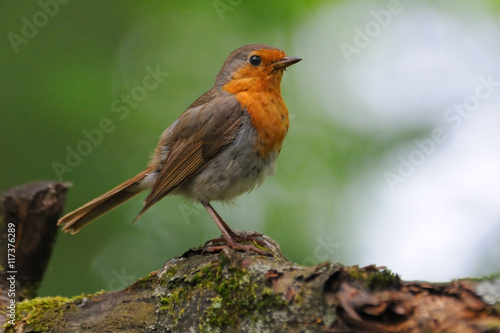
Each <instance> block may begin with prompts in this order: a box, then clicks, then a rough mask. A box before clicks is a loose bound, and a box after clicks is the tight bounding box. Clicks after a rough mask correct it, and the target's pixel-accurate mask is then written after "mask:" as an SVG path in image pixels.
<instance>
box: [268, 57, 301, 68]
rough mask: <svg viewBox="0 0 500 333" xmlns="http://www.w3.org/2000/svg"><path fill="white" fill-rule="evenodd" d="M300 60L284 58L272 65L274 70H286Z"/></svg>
mask: <svg viewBox="0 0 500 333" xmlns="http://www.w3.org/2000/svg"><path fill="white" fill-rule="evenodd" d="M301 60H302V58H295V57H284V58H283V59H281V60H280V61H278V62H275V63H274V69H279V68H287V67H288V66H291V65H293V64H296V63H298V62H299V61H301Z"/></svg>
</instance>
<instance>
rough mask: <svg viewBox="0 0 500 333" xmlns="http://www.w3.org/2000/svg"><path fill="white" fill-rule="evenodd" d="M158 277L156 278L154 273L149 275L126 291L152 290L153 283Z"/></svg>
mask: <svg viewBox="0 0 500 333" xmlns="http://www.w3.org/2000/svg"><path fill="white" fill-rule="evenodd" d="M157 279H158V277H157V276H156V271H154V272H151V273H149V274H148V275H147V276H145V277H143V278H140V279H138V280H137V281H135V282H134V284H132V285H131V286H129V287H128V288H127V289H151V290H154V288H155V282H156V281H157Z"/></svg>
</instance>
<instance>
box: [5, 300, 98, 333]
mask: <svg viewBox="0 0 500 333" xmlns="http://www.w3.org/2000/svg"><path fill="white" fill-rule="evenodd" d="M103 292H104V291H99V292H97V293H95V294H92V295H87V294H81V295H78V296H75V297H73V298H67V297H61V296H55V297H37V298H33V299H31V300H25V301H22V302H20V303H18V304H17V306H16V319H15V322H16V323H20V322H22V323H23V324H25V325H27V326H29V327H30V328H31V329H32V331H33V332H45V331H47V330H48V328H49V327H52V328H53V327H58V326H59V325H60V327H64V322H63V319H64V313H65V312H67V311H73V310H76V307H77V304H78V303H80V302H81V301H82V300H83V299H84V298H87V299H88V298H92V297H94V296H97V295H100V294H102V293H103ZM4 327H5V332H6V333H7V332H14V331H15V330H14V328H15V326H14V325H10V324H9V323H8V322H7V323H6V324H5V326H4Z"/></svg>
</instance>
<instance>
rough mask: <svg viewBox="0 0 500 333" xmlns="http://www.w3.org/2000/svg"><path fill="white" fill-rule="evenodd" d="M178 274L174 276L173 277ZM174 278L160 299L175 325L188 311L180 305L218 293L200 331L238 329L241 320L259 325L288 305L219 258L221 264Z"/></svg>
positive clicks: (169, 279) (207, 309)
mask: <svg viewBox="0 0 500 333" xmlns="http://www.w3.org/2000/svg"><path fill="white" fill-rule="evenodd" d="M174 274H175V273H174ZM174 274H172V275H171V276H169V277H168V279H166V276H167V274H166V275H164V276H163V277H162V280H163V281H162V283H165V279H166V280H167V281H168V282H166V285H165V286H166V287H167V289H168V290H169V291H168V293H167V294H166V295H165V296H163V297H162V298H161V303H162V307H161V308H160V309H161V311H164V312H165V313H166V314H167V315H168V316H169V317H171V318H172V321H173V323H174V325H175V324H177V322H178V321H179V319H180V318H181V317H182V315H183V314H184V313H186V311H187V309H186V308H182V307H181V305H185V306H189V305H188V304H189V300H191V299H192V298H193V297H194V296H195V295H197V294H199V295H207V292H209V293H215V295H214V296H213V297H212V298H210V299H209V306H208V307H207V308H206V309H205V311H204V313H203V315H202V317H201V318H200V323H201V324H200V326H199V330H200V331H201V332H213V331H214V329H215V328H222V327H231V328H236V325H237V324H238V322H240V321H241V319H242V318H245V319H246V320H248V319H250V320H253V321H256V320H257V318H262V317H265V316H262V314H264V313H265V312H266V311H270V309H271V308H273V309H276V308H280V307H282V306H283V305H285V304H286V301H285V300H284V299H283V298H282V297H281V296H280V295H277V294H275V293H274V292H273V290H272V288H269V287H262V285H265V282H263V281H259V282H257V281H252V280H251V278H250V274H249V273H248V272H247V271H246V270H245V269H243V268H237V267H233V266H232V265H231V264H230V263H229V260H228V259H227V258H226V257H225V256H224V255H220V257H219V261H218V262H213V263H211V264H209V265H206V266H205V267H203V268H201V269H199V270H197V271H194V272H193V271H191V272H187V274H186V275H185V276H182V277H179V278H178V279H174V280H172V278H173V276H174Z"/></svg>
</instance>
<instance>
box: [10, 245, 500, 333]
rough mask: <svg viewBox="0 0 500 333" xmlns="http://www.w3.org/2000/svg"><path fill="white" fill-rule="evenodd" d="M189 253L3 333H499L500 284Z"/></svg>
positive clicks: (49, 303) (45, 304) (59, 302)
mask: <svg viewBox="0 0 500 333" xmlns="http://www.w3.org/2000/svg"><path fill="white" fill-rule="evenodd" d="M264 239H265V240H266V242H267V243H268V244H270V247H271V248H272V247H274V248H273V249H272V251H273V252H274V253H275V257H264V256H260V255H255V254H254V253H242V252H236V251H233V250H230V249H224V250H223V251H221V252H218V253H207V252H203V249H195V250H190V251H188V252H186V253H185V254H184V255H182V256H181V257H179V258H174V259H171V260H169V261H168V262H167V263H166V264H165V266H164V267H163V268H162V269H160V270H159V271H157V272H153V273H151V274H150V275H148V276H146V277H144V278H142V279H139V280H138V281H136V282H135V283H134V284H132V285H131V286H129V287H127V288H125V289H123V290H120V291H117V292H106V293H102V294H96V295H82V296H78V297H76V298H74V299H63V298H60V297H55V298H42V299H40V298H38V299H34V300H31V301H25V302H23V303H21V304H19V307H18V318H17V324H16V327H14V326H8V327H7V329H6V332H81V331H85V332H115V331H126V332H236V331H238V332H423V331H428V332H446V331H449V332H499V331H500V315H499V311H500V279H499V278H498V277H497V278H491V279H487V280H460V281H453V282H451V283H442V284H433V283H425V282H405V281H401V280H400V278H399V277H398V276H397V275H395V274H393V273H391V272H390V271H389V270H387V269H385V268H380V267H375V266H368V267H364V268H359V267H356V266H354V267H345V266H341V265H336V264H330V263H323V264H319V265H316V266H313V267H304V266H300V265H297V264H294V263H292V262H290V261H288V260H287V259H286V258H284V257H283V256H282V255H281V253H280V252H279V249H278V247H277V245H276V244H275V243H273V241H271V240H270V239H268V238H267V237H265V236H264Z"/></svg>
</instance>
